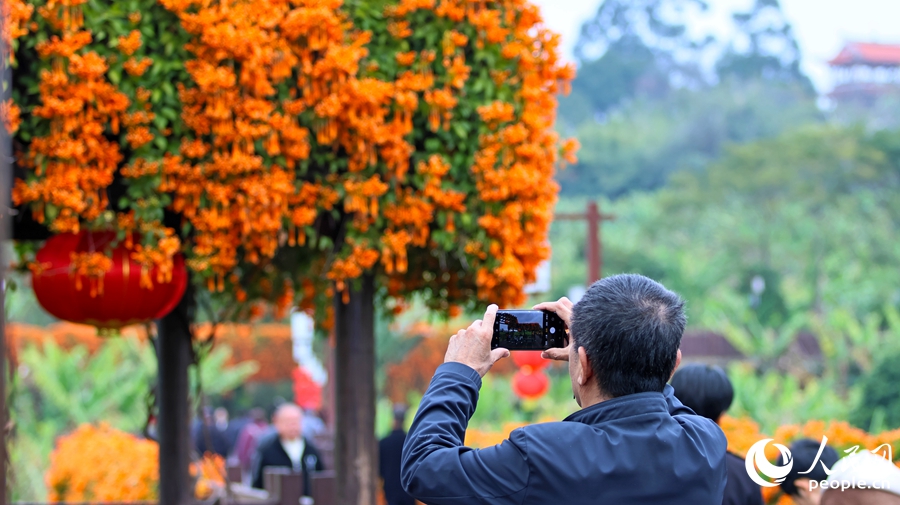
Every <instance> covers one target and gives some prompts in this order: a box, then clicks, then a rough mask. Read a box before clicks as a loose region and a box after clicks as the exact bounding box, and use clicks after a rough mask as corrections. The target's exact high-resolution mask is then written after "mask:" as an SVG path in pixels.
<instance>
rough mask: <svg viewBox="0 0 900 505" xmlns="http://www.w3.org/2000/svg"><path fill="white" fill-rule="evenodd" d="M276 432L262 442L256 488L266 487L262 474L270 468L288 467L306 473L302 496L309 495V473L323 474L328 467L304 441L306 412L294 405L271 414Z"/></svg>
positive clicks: (255, 469) (257, 458) (255, 468)
mask: <svg viewBox="0 0 900 505" xmlns="http://www.w3.org/2000/svg"><path fill="white" fill-rule="evenodd" d="M272 425H273V426H274V427H275V433H272V434H270V435H267V436H265V437H264V438H263V439H262V440H260V441H259V445H258V447H257V449H256V455H255V458H254V461H253V464H252V467H253V470H252V473H253V487H255V488H259V489H262V488H263V473H264V471H265V469H266V468H267V467H273V466H276V467H286V468H290V469H291V470H293V471H295V472H303V494H304V495H305V496H309V494H310V492H311V487H310V483H309V481H310V480H309V474H310V473H311V472H317V471H322V470H324V469H325V466H324V465H323V464H322V458H321V456H320V455H319V451H317V450H316V448H315V446H313V444H312V443H311V442H310V441H309V440H306V439H305V438H303V410H302V409H301V408H300V407H298V406H297V405H294V404H293V403H285V404H282V405H281V406H279V407H278V409H277V410H276V411H275V413H274V414H273V415H272Z"/></svg>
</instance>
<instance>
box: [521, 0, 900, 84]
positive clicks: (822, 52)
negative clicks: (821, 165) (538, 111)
mask: <svg viewBox="0 0 900 505" xmlns="http://www.w3.org/2000/svg"><path fill="white" fill-rule="evenodd" d="M532 1H533V2H534V3H536V4H537V5H539V6H540V7H541V11H542V12H543V15H544V21H545V22H546V24H547V25H548V26H549V27H550V28H552V29H553V30H554V31H556V32H558V33H560V34H561V35H562V40H563V46H564V49H565V52H566V55H567V56H568V57H570V58H571V51H572V47H573V46H574V45H575V41H576V39H577V38H578V31H579V29H580V27H581V23H582V22H583V21H584V20H585V19H589V18H591V17H592V16H593V15H594V13H595V12H596V11H597V7H598V6H599V5H600V0H532ZM707 2H708V3H709V4H710V7H711V9H712V10H713V13H714V15H715V16H717V17H720V18H722V19H723V23H722V24H723V26H725V25H726V23H725V22H724V20H726V19H727V16H728V15H729V14H730V12H733V11H734V10H746V9H747V8H748V7H749V6H750V5H752V2H753V0H707ZM781 6H782V9H783V10H784V12H785V15H786V16H787V17H788V19H789V21H790V22H791V23H792V24H793V27H794V33H795V34H796V36H797V39H798V41H799V43H800V49H801V50H802V52H803V70H804V71H806V73H807V74H808V75H809V76H810V78H812V80H813V82H814V83H815V84H816V86H817V87H818V88H819V90H820V91H826V92H827V91H829V90H830V89H831V80H830V76H829V72H828V65H827V61H828V60H829V59H831V58H832V57H834V56H835V55H836V54H837V53H838V52H839V51H840V49H841V47H842V46H843V45H844V42H846V41H864V42H888V43H900V0H781Z"/></svg>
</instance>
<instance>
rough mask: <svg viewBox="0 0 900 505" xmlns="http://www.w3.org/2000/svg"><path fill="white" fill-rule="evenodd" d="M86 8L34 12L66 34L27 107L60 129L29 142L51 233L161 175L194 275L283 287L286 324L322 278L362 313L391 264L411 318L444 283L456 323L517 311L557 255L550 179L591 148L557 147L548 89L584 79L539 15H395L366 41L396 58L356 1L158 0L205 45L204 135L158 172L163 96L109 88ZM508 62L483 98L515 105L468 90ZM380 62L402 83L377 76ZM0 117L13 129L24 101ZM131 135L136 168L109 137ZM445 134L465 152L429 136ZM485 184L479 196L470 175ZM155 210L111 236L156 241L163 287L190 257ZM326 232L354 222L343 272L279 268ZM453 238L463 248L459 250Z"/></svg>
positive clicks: (135, 56) (73, 1) (421, 3)
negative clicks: (368, 286)
mask: <svg viewBox="0 0 900 505" xmlns="http://www.w3.org/2000/svg"><path fill="white" fill-rule="evenodd" d="M84 1H85V0H49V2H48V3H47V4H45V5H43V6H41V7H40V8H39V9H38V14H39V15H40V16H41V18H42V20H43V21H42V22H43V23H44V24H45V25H47V26H49V27H50V28H52V30H54V31H55V32H54V33H53V34H52V35H51V37H50V39H49V40H48V41H46V42H43V43H42V44H41V46H40V47H39V48H38V51H39V53H40V55H41V56H42V57H43V58H49V59H52V60H53V68H52V69H51V70H48V71H46V72H45V73H44V74H43V75H42V76H41V105H40V106H39V107H37V108H35V109H34V111H33V113H34V114H35V115H37V116H38V117H41V118H43V119H45V120H47V122H48V123H49V124H50V133H49V134H48V135H45V136H42V137H38V138H35V139H34V140H33V141H32V142H31V143H30V145H29V146H28V156H27V158H26V164H27V165H28V166H29V167H30V168H32V170H33V174H34V176H33V177H30V178H29V180H28V181H19V182H18V183H17V185H16V188H15V191H14V199H15V202H16V203H17V204H23V203H31V204H32V208H33V209H35V212H36V216H37V217H38V219H39V220H42V219H44V218H46V219H47V221H48V222H50V224H51V226H52V229H53V230H55V231H76V230H78V229H79V227H80V226H81V224H82V223H84V222H89V223H90V222H92V221H96V220H98V218H99V217H100V214H101V212H102V211H103V210H105V209H106V208H107V206H108V202H107V201H106V190H107V188H108V186H109V185H110V184H111V182H112V178H113V176H114V175H115V174H116V171H117V170H118V171H119V174H120V175H122V176H123V177H124V178H125V180H126V184H128V183H129V181H130V180H135V179H140V178H152V179H147V180H153V181H156V180H159V181H160V183H159V186H158V190H159V191H160V192H163V193H167V194H169V195H171V198H172V201H171V205H170V208H171V210H174V211H175V212H178V213H180V214H181V216H183V218H184V219H185V220H186V221H187V223H189V224H190V225H191V226H190V230H191V237H190V239H191V244H190V248H189V249H188V252H189V255H190V258H189V259H188V262H187V264H188V266H189V267H190V268H192V269H193V270H194V271H196V272H199V273H200V274H201V277H202V278H205V279H206V281H207V283H208V286H209V288H210V289H211V290H213V291H225V290H227V291H228V292H229V293H232V294H233V296H234V298H235V299H236V300H238V301H239V302H241V303H242V302H243V301H244V300H247V301H251V300H248V296H254V297H256V296H260V293H259V292H257V291H260V292H261V291H267V292H268V293H270V294H271V295H272V297H271V298H270V299H271V300H273V301H275V302H276V305H277V306H278V307H277V308H278V309H279V310H281V311H283V310H284V309H286V308H287V307H290V306H292V305H294V304H296V303H297V302H298V301H299V303H300V306H301V307H302V308H305V309H309V308H311V307H312V300H311V298H312V296H316V295H321V294H322V293H323V292H324V291H325V290H324V289H322V288H323V287H324V285H326V281H331V282H333V283H334V286H336V287H337V289H338V290H340V291H342V292H343V293H344V296H345V298H346V296H347V294H348V290H347V287H348V281H349V280H351V279H354V278H357V277H359V276H361V275H362V274H363V273H365V272H367V271H371V270H373V269H375V268H376V267H377V266H378V265H380V267H381V268H380V270H379V271H380V272H383V273H384V274H386V277H387V278H386V279H384V280H385V282H384V284H385V285H387V287H388V295H389V296H391V297H393V298H394V299H396V300H397V303H396V307H402V302H401V301H400V300H401V299H402V298H403V297H405V296H407V295H408V294H409V292H411V291H415V290H420V289H423V288H428V289H430V288H431V287H432V286H430V283H431V282H432V281H434V280H439V281H441V282H442V283H443V285H445V286H446V287H447V288H446V290H440V291H438V290H435V291H432V293H433V295H432V297H433V298H439V299H443V300H444V301H445V304H444V305H443V306H442V307H443V308H445V309H447V310H448V311H457V310H458V308H457V307H456V306H455V305H454V304H458V303H462V302H466V301H472V300H473V299H474V298H478V299H481V300H491V301H495V302H498V303H501V304H503V305H513V304H516V303H519V302H521V301H522V298H523V294H522V288H523V287H524V285H525V284H526V283H527V282H530V281H532V280H533V276H534V271H535V269H536V267H537V265H538V263H539V262H541V261H542V260H544V259H546V258H547V256H548V254H549V247H548V246H547V245H545V244H544V243H543V242H544V240H545V237H546V233H547V230H548V227H549V223H550V219H551V217H552V208H553V205H554V202H555V199H556V192H557V186H556V185H555V184H554V183H553V182H552V176H553V172H554V170H555V166H556V165H557V163H558V162H559V156H560V153H562V154H563V156H565V157H567V158H571V154H572V152H573V151H574V149H575V147H576V145H575V144H574V143H570V142H567V143H563V144H561V143H560V142H559V139H558V138H557V135H556V134H555V133H553V128H552V126H553V121H554V116H555V110H556V102H555V98H554V95H555V94H556V93H558V92H559V91H561V90H563V89H564V88H566V87H567V86H568V82H569V81H570V80H571V79H572V77H573V76H574V71H573V67H571V66H570V65H564V64H562V63H561V62H560V61H559V59H558V56H557V53H558V48H557V46H558V39H557V37H556V36H555V35H553V34H551V33H550V32H549V31H547V30H546V29H545V28H544V27H543V24H542V20H541V18H540V15H539V13H538V9H537V8H536V7H535V6H533V5H531V4H529V3H528V1H527V0H502V1H498V2H491V3H488V2H483V1H480V0H401V1H399V2H398V3H395V4H391V5H389V6H388V7H386V9H385V12H384V15H385V19H384V20H377V22H376V23H375V25H377V26H375V27H374V28H372V29H373V30H375V31H378V30H381V31H378V37H379V39H378V40H379V42H378V44H381V45H382V46H386V47H396V48H398V49H399V48H400V47H403V48H404V50H402V51H398V52H396V53H393V52H391V54H388V55H384V54H370V53H369V50H370V48H371V47H373V44H374V43H373V42H372V33H370V32H365V31H360V30H357V29H356V28H355V27H354V25H353V23H352V19H351V18H350V16H349V15H348V13H347V11H346V10H345V8H344V5H343V1H342V0H215V1H212V2H210V1H205V0H160V3H161V4H162V5H163V6H164V7H165V8H166V9H167V10H168V11H169V12H170V13H172V14H174V15H175V16H177V17H178V19H179V20H180V22H181V28H182V29H183V31H184V32H183V33H186V34H188V35H189V36H190V38H191V41H190V43H189V44H187V45H186V46H185V47H186V49H187V50H188V51H190V53H191V54H192V55H193V59H191V60H190V61H187V62H185V66H184V68H185V69H186V70H187V74H188V75H189V77H190V78H189V80H188V82H181V83H175V84H176V86H177V89H178V93H179V97H180V100H181V103H182V106H183V109H182V111H181V115H180V119H179V120H180V121H181V122H182V123H183V125H184V126H185V127H186V129H187V131H188V136H187V138H183V139H179V140H180V144H179V147H178V150H177V152H176V153H175V154H163V153H162V152H159V153H157V155H153V156H151V155H144V154H143V153H148V152H155V151H153V149H156V148H155V147H153V145H154V144H155V143H153V142H152V141H153V140H154V135H155V133H154V131H156V130H154V126H153V125H154V120H155V119H157V118H156V117H155V114H154V111H153V110H152V107H151V106H150V102H149V98H150V95H151V94H150V92H149V91H148V90H146V89H143V88H140V87H138V89H137V90H136V91H134V92H133V96H131V95H126V94H124V93H123V92H121V91H120V90H118V89H117V88H116V86H114V85H113V84H111V82H110V81H109V78H108V74H109V64H110V62H109V61H107V60H106V59H104V58H103V57H101V56H99V55H98V54H97V53H96V52H94V51H91V50H90V46H89V45H90V44H91V43H92V36H91V33H90V32H89V31H88V30H86V29H85V28H84V26H83V15H82V14H81V10H80V6H79V4H80V3H83V2H84ZM11 5H12V6H13V7H12V9H11V10H12V12H14V13H18V14H16V15H15V16H13V19H14V21H15V22H14V23H10V24H9V26H10V27H13V28H14V29H6V31H4V36H7V35H8V34H9V35H10V36H21V35H22V34H24V33H25V31H24V29H23V28H21V27H22V26H25V24H26V21H27V18H28V16H30V15H31V13H30V10H29V8H28V6H26V5H25V4H24V3H23V1H22V0H13V1H12V3H11ZM423 10H424V11H432V12H433V13H434V14H435V15H436V16H437V17H438V18H441V19H447V20H451V21H453V22H454V29H453V30H446V31H444V32H443V33H442V34H441V37H440V39H439V41H438V43H436V44H433V45H434V46H435V47H427V45H428V44H430V43H426V42H425V40H426V38H424V37H423V33H424V32H423V30H424V29H425V28H424V27H420V26H416V25H414V24H413V23H412V22H411V20H412V17H413V16H414V15H416V13H417V11H423ZM140 19H141V18H140V13H133V14H131V15H129V20H130V21H131V22H132V23H137V22H138V21H139V20H140ZM378 23H383V25H378ZM373 26H374V25H373ZM378 26H381V28H378ZM385 36H387V37H388V38H393V39H394V40H393V41H388V42H387V43H385V42H384V41H383V40H382V39H383V38H384V37H385ZM401 42H402V43H401ZM112 45H113V46H114V47H115V49H116V50H117V51H118V52H119V56H118V57H117V59H116V60H115V65H117V67H116V68H117V72H119V71H122V70H124V73H126V74H127V75H128V76H130V77H129V78H131V79H133V82H140V80H139V79H140V78H141V76H143V75H144V74H145V72H147V71H148V69H150V68H152V66H153V65H154V60H153V59H151V58H150V57H149V55H147V54H142V52H146V51H143V49H142V48H143V44H142V40H141V34H140V32H139V31H138V30H134V31H131V32H130V33H128V34H127V35H122V36H120V37H118V38H117V39H116V40H114V41H113V44H112ZM489 46H490V47H489ZM410 48H413V50H410ZM497 49H499V52H500V54H501V55H502V61H498V62H496V64H494V63H492V64H491V67H492V68H489V69H486V71H488V72H490V75H491V79H490V80H489V81H488V83H493V84H494V85H495V86H497V87H498V88H500V87H503V88H504V92H503V93H494V92H490V93H488V94H487V96H493V97H496V96H504V97H505V98H504V100H502V101H494V102H491V103H488V104H484V103H483V102H480V101H479V100H481V99H480V98H478V97H479V96H484V93H481V92H479V91H476V89H477V88H475V87H473V86H472V85H471V82H472V80H473V79H474V78H481V76H482V75H484V71H485V68H483V67H484V66H485V65H486V63H484V61H479V59H478V56H477V54H478V53H479V52H480V51H485V50H491V51H495V50H497ZM472 54H475V55H476V56H475V57H474V59H473V57H472V56H471V55H472ZM470 60H471V61H470ZM385 61H390V62H391V65H390V66H391V69H388V70H386V69H383V68H381V67H382V66H385V67H387V65H385V64H384V63H385ZM395 64H396V65H395ZM475 65H478V66H477V67H476V66H475ZM396 66H399V68H396V69H395V68H394V67H396ZM493 67H496V68H493ZM473 68H475V71H473ZM151 74H152V73H151ZM483 84H484V83H480V84H479V86H481V85H483ZM473 101H474V102H475V103H474V104H473V103H472V102H473ZM464 102H466V103H468V104H469V105H467V106H466V107H465V108H463V107H460V104H461V103H464ZM470 105H474V106H475V107H471V106H470ZM476 107H477V114H476V113H472V112H471V111H472V110H473V109H475V108H476ZM2 112H3V113H4V120H5V121H6V122H7V123H8V124H10V125H11V127H12V126H14V124H15V123H16V121H17V119H16V118H17V117H18V115H17V111H16V110H14V106H13V105H11V104H3V108H2ZM120 127H121V128H122V133H121V136H120V137H121V141H122V144H123V145H127V146H128V147H129V148H130V149H131V150H132V151H134V152H135V153H136V154H135V156H134V157H133V158H132V159H128V160H123V158H122V154H121V152H120V148H119V145H118V144H117V143H116V142H113V141H110V140H108V138H110V135H116V136H119V135H120V131H119V130H120ZM158 131H159V132H161V134H162V135H167V136H168V135H169V134H170V132H169V131H168V130H158ZM460 132H463V133H460ZM451 134H453V135H457V136H459V137H460V138H462V139H463V140H462V141H461V143H463V144H464V143H466V142H469V144H471V146H469V145H468V144H467V145H466V146H461V147H456V148H454V147H453V146H452V145H448V146H447V148H446V149H436V148H435V147H434V145H435V144H434V143H433V142H429V141H433V140H439V141H440V142H441V143H444V142H445V141H446V139H448V138H450V135H451ZM427 135H432V137H433V138H432V137H427ZM468 139H471V141H469V140H468ZM171 140H172V139H168V141H169V144H170V145H171ZM476 141H477V148H476ZM438 145H440V144H438ZM423 150H424V151H423ZM413 167H414V168H413ZM473 177H474V183H475V188H476V191H474V192H473V191H472V190H471V189H470V188H471V186H470V184H469V183H468V181H466V180H464V179H471V178H473ZM147 200H154V201H156V200H157V199H155V198H147V199H140V198H139V199H137V200H136V201H134V202H132V203H131V204H130V205H131V211H130V212H128V213H123V214H121V215H119V216H118V221H117V224H118V226H119V228H121V229H123V230H125V231H126V232H128V233H126V236H128V237H130V236H131V234H132V233H134V234H136V235H138V236H140V237H142V244H138V245H134V247H133V249H132V251H133V252H132V256H133V258H134V259H135V260H136V261H139V262H141V264H142V265H144V266H145V267H146V268H145V269H144V270H146V271H149V270H150V267H153V266H159V267H160V268H159V270H158V271H159V272H160V278H159V279H157V281H158V282H164V281H165V279H166V278H168V277H169V276H170V272H171V264H172V256H173V255H174V254H175V253H176V252H177V251H178V250H179V249H180V248H181V243H180V241H179V239H178V237H177V236H175V233H174V230H170V229H165V228H164V227H163V226H162V225H161V223H159V222H157V221H153V222H143V221H142V219H145V218H144V217H143V215H144V214H145V213H141V212H140V209H143V208H146V207H147V206H151V205H161V204H159V203H158V201H157V202H156V203H151V202H148V201H147ZM335 207H337V208H335ZM45 209H46V211H47V212H45ZM135 210H137V212H135ZM334 210H337V211H339V212H332V211H334ZM48 212H49V213H48ZM329 214H330V215H329ZM467 214H468V215H467ZM331 216H337V217H336V220H337V226H342V227H343V232H342V233H340V234H339V240H340V241H339V243H338V244H337V245H338V246H339V247H340V249H339V250H338V251H336V254H335V255H334V256H333V257H328V258H327V259H326V260H323V261H314V262H313V267H314V268H304V270H305V271H303V272H280V273H278V275H272V274H271V273H272V272H273V271H274V270H273V269H272V268H271V262H272V260H273V258H274V257H275V254H276V252H277V251H278V250H279V248H281V247H284V246H295V245H300V246H303V245H305V244H307V241H308V240H310V239H316V242H315V243H316V245H318V244H319V242H318V240H317V239H318V238H319V237H318V234H320V233H323V232H322V230H323V229H328V230H332V231H333V229H334V227H335V225H334V223H332V222H331ZM107 221H109V220H108V219H107ZM328 233H331V231H329V232H328ZM453 234H460V235H461V237H460V240H458V241H457V243H458V245H459V247H458V248H457V247H456V245H457V244H456V243H454V241H453V240H452V239H449V238H448V237H449V236H450V235H453ZM331 238H334V237H333V236H332V237H331ZM434 249H440V251H439V253H437V254H429V253H428V251H429V250H434ZM251 271H252V272H253V275H255V277H253V278H254V279H256V281H254V283H256V284H257V285H261V284H262V280H265V281H267V282H269V283H270V284H274V286H269V288H268V289H259V290H257V289H256V288H255V287H253V288H252V289H254V291H253V293H250V294H248V292H247V291H250V290H251V287H249V286H248V283H249V282H250V281H249V279H250V277H248V276H247V275H248V273H250V272H251ZM260 272H265V273H262V274H261V273H260ZM436 272H440V273H437V274H436ZM464 272H466V273H464ZM448 275H449V277H448ZM144 277H145V278H146V279H144V278H142V282H143V283H144V284H145V285H149V284H150V280H149V277H148V276H146V275H145V276H144ZM263 277H264V279H263ZM257 281H259V282H257ZM276 286H277V289H276V288H275V287H276ZM245 289H246V290H247V291H245ZM316 298H318V299H321V298H322V297H321V296H316ZM276 299H277V300H276ZM252 310H256V307H255V306H254V307H252Z"/></svg>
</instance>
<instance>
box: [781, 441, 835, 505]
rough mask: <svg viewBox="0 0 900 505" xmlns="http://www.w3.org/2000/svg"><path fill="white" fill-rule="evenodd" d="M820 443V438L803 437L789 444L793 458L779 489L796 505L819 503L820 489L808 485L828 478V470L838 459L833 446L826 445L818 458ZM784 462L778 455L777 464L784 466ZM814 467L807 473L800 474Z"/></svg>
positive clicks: (815, 504) (816, 504) (818, 504)
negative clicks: (789, 469)
mask: <svg viewBox="0 0 900 505" xmlns="http://www.w3.org/2000/svg"><path fill="white" fill-rule="evenodd" d="M821 445H822V442H821V441H820V440H812V439H810V438H804V439H801V440H797V441H795V442H794V443H793V444H791V457H792V458H793V460H794V463H793V465H791V471H790V472H788V474H787V476H785V478H784V482H782V483H781V490H782V491H784V492H785V493H787V495H788V496H790V497H791V499H792V500H794V503H795V504H796V505H820V503H821V500H822V490H821V488H820V486H818V485H810V482H811V481H815V482H817V483H818V482H822V481H823V480H825V479H827V478H828V472H829V471H831V470H832V469H833V468H834V466H835V463H837V461H838V453H837V451H835V450H834V448H833V447H831V446H829V445H826V446H825V447H824V448H823V449H822V454H821V455H820V456H819V458H818V460H817V459H816V456H817V455H818V454H819V447H820V446H821ZM785 464H786V462H785V461H784V457H783V456H781V455H779V456H778V466H784V465H785ZM813 464H815V467H814V468H813V469H812V471H811V472H809V473H804V474H801V473H800V472H805V471H807V470H809V469H810V467H812V466H813Z"/></svg>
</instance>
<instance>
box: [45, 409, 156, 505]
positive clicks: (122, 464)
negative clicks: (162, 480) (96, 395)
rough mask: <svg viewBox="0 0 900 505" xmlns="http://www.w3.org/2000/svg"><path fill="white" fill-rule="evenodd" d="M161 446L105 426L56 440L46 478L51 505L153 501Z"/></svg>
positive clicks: (81, 428) (87, 427) (84, 427)
mask: <svg viewBox="0 0 900 505" xmlns="http://www.w3.org/2000/svg"><path fill="white" fill-rule="evenodd" d="M158 457H159V446H158V445H157V444H156V443H155V442H152V441H149V440H142V439H140V438H137V437H135V436H134V435H129V434H128V433H124V432H121V431H119V430H116V429H113V428H110V427H109V426H107V425H100V426H92V425H89V424H83V425H81V426H79V427H78V428H77V429H76V430H75V431H73V432H72V433H70V434H68V435H65V436H63V437H60V438H59V440H57V443H56V449H55V450H54V451H53V454H51V456H50V469H49V470H48V471H47V474H46V481H47V487H48V488H49V490H50V501H54V502H55V501H68V502H89V501H97V502H113V501H150V500H155V499H156V488H157V483H158V481H159V473H158V472H159V469H158V465H157V460H158Z"/></svg>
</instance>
